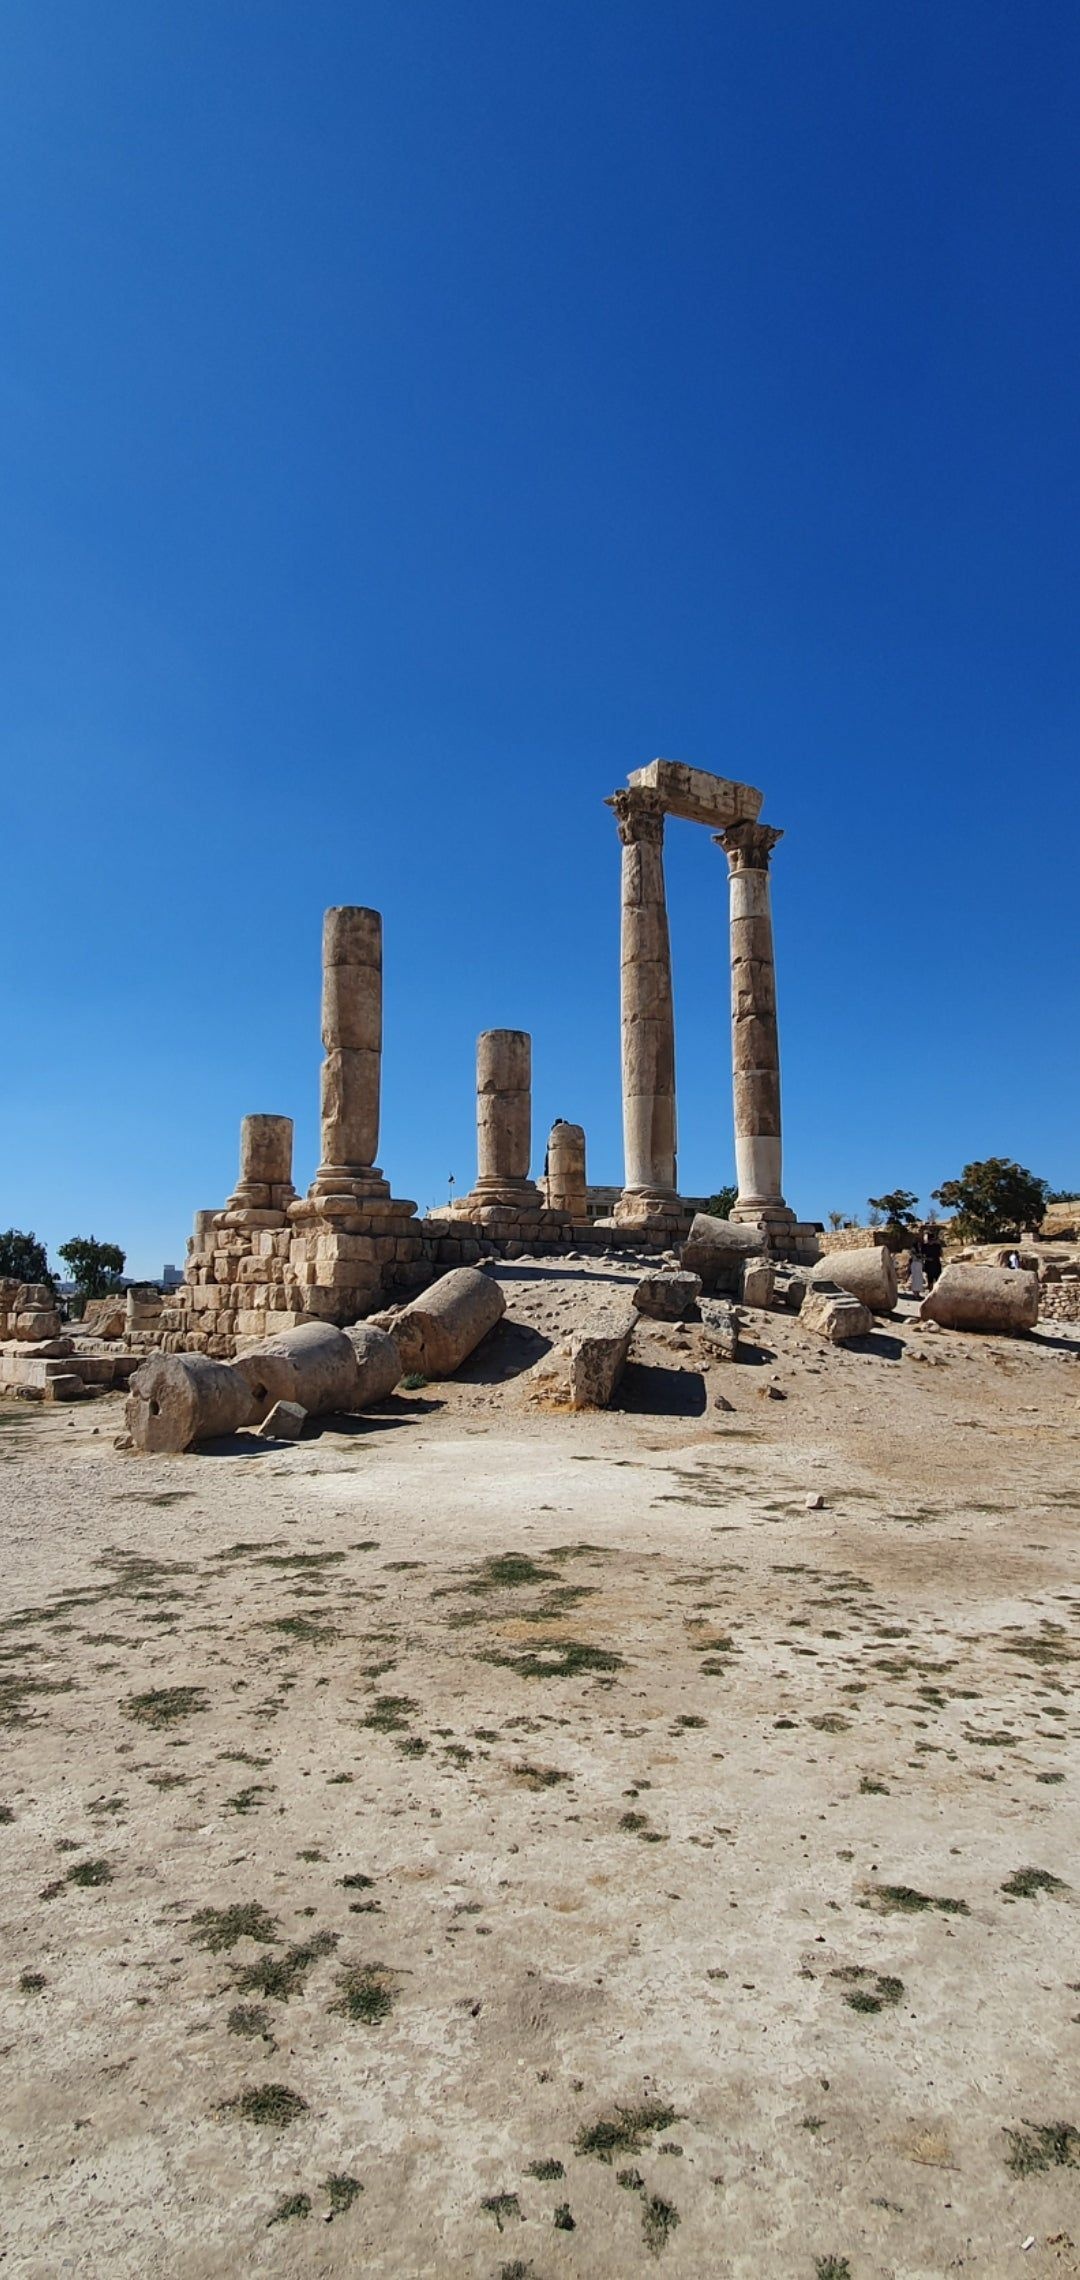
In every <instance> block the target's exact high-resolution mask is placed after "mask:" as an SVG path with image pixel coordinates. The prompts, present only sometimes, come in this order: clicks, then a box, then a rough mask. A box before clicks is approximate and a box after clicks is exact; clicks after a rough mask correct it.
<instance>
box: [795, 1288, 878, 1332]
mask: <svg viewBox="0 0 1080 2280" xmlns="http://www.w3.org/2000/svg"><path fill="white" fill-rule="evenodd" d="M799 1323H800V1326H801V1328H802V1329H804V1330H806V1331H808V1332H810V1333H811V1335H813V1334H816V1335H817V1336H818V1337H820V1338H827V1339H828V1341H829V1343H830V1345H833V1346H843V1345H846V1343H847V1341H848V1340H849V1339H850V1338H865V1337H866V1336H867V1334H868V1332H869V1331H870V1330H872V1329H873V1326H874V1325H873V1316H872V1315H871V1312H870V1309H869V1307H868V1306H864V1305H863V1303H862V1300H861V1299H858V1298H855V1297H853V1295H852V1293H851V1292H850V1291H848V1290H840V1289H839V1288H832V1289H830V1287H829V1285H828V1284H827V1283H823V1282H819V1283H813V1284H812V1285H811V1287H810V1289H809V1290H808V1291H807V1293H806V1297H805V1298H804V1300H803V1303H802V1306H801V1308H800V1310H799Z"/></svg>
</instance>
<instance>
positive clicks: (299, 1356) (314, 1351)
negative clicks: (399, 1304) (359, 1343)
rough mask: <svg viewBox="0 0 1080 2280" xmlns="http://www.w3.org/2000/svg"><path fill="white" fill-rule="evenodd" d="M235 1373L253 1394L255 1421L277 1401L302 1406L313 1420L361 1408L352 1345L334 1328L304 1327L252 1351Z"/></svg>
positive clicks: (324, 1325) (329, 1325)
mask: <svg viewBox="0 0 1080 2280" xmlns="http://www.w3.org/2000/svg"><path fill="white" fill-rule="evenodd" d="M232 1368H233V1369H234V1370H236V1371H238V1372H239V1374H240V1376H241V1377H242V1378H244V1380H245V1381H246V1383H247V1385H248V1387H249V1388H250V1394H251V1401H252V1405H253V1406H252V1415H253V1416H254V1417H256V1418H261V1417H265V1416H266V1415H267V1412H268V1411H269V1410H271V1409H272V1408H273V1406H274V1403H275V1402H276V1401H294V1402H298V1403H299V1405H300V1407H301V1409H303V1410H305V1411H306V1412H307V1415H308V1416H309V1417H325V1416H329V1415H330V1414H331V1413H332V1412H333V1411H334V1410H346V1411H347V1410H351V1409H354V1408H355V1407H356V1396H357V1385H358V1374H359V1373H358V1369H357V1361H356V1354H355V1351H354V1349H353V1346H352V1343H351V1340H350V1339H349V1338H348V1337H347V1335H346V1333H345V1331H344V1330H339V1329H338V1328H337V1327H336V1326H335V1324H334V1323H332V1322H303V1323H301V1324H300V1325H299V1326H298V1327H297V1328H296V1329H294V1330H283V1331H282V1332H281V1334H280V1336H277V1337H274V1338H268V1339H267V1340H266V1341H265V1342H264V1343H263V1344H262V1345H259V1346H253V1347H249V1348H248V1349H247V1351H246V1352H244V1353H242V1354H241V1355H239V1356H238V1358H237V1360H236V1361H235V1362H234V1363H233V1364H232Z"/></svg>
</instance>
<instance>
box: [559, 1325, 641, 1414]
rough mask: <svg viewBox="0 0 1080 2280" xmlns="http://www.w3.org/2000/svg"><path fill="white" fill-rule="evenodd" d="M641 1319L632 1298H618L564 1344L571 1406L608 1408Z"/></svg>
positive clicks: (575, 1407) (573, 1407)
mask: <svg viewBox="0 0 1080 2280" xmlns="http://www.w3.org/2000/svg"><path fill="white" fill-rule="evenodd" d="M636 1321H637V1309H636V1307H635V1306H634V1304H633V1302H632V1301H626V1300H615V1301H613V1302H612V1304H611V1306H610V1307H608V1308H607V1309H606V1310H605V1311H604V1312H603V1313H602V1314H598V1316H597V1319H596V1320H595V1322H592V1323H590V1325H589V1328H588V1329H587V1330H580V1331H575V1332H574V1333H573V1335H572V1336H571V1337H569V1338H568V1339H567V1340H566V1342H565V1345H564V1348H563V1351H564V1353H565V1356H566V1364H567V1373H566V1374H567V1384H568V1390H569V1400H570V1407H571V1409H607V1408H608V1406H609V1404H610V1402H611V1400H612V1397H613V1395H614V1394H615V1392H616V1390H617V1388H618V1385H619V1381H620V1379H621V1377H622V1374H623V1370H624V1369H625V1367H626V1357H627V1354H628V1353H629V1351H630V1340H631V1338H632V1336H633V1333H634V1324H635V1322H636Z"/></svg>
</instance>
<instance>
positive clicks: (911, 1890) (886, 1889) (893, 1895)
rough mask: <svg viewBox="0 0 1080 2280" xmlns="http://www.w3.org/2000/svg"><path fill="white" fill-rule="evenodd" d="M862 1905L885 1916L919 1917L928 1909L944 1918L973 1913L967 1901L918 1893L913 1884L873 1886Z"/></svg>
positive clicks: (944, 1895)
mask: <svg viewBox="0 0 1080 2280" xmlns="http://www.w3.org/2000/svg"><path fill="white" fill-rule="evenodd" d="M861 1905H862V1906H863V1907H864V1908H877V1909H879V1910H880V1912H881V1914H882V1915H884V1916H893V1915H898V1916H918V1915H921V1914H922V1912H923V1911H924V1910H925V1909H927V1908H936V1909H937V1911H938V1913H939V1915H942V1916H967V1915H970V1913H971V1911H970V1909H969V1907H968V1904H967V1901H966V1900H950V1899H949V1897H948V1895H947V1894H940V1895H935V1894H933V1893H930V1892H917V1891H916V1890H915V1887H914V1885H913V1884H872V1885H871V1886H870V1887H869V1890H868V1894H867V1897H866V1899H865V1900H864V1901H862V1903H861Z"/></svg>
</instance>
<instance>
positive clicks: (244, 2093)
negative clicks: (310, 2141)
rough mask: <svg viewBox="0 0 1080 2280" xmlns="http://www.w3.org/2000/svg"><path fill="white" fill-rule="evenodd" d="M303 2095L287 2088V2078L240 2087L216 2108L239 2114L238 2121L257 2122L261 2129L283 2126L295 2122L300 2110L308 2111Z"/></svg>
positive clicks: (285, 2127)
mask: <svg viewBox="0 0 1080 2280" xmlns="http://www.w3.org/2000/svg"><path fill="white" fill-rule="evenodd" d="M310 2111H311V2109H310V2107H309V2105H308V2102H307V2099H306V2098H301V2096H300V2093H299V2091H298V2090H290V2088H289V2086H288V2083H287V2082H260V2083H258V2084H255V2085H253V2086H252V2088H251V2089H249V2090H241V2091H240V2092H239V2093H238V2095H237V2096H236V2097H235V2098H225V2099H224V2100H223V2101H222V2103H221V2105H220V2106H219V2108H218V2112H219V2113H221V2114H239V2116H240V2119H241V2121H244V2122H257V2123H258V2124H259V2126H260V2128H262V2129H271V2130H284V2129H287V2128H288V2126H289V2123H290V2122H298V2121H299V2119H300V2116H301V2114H307V2113H310Z"/></svg>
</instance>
